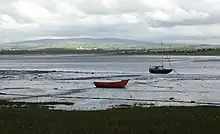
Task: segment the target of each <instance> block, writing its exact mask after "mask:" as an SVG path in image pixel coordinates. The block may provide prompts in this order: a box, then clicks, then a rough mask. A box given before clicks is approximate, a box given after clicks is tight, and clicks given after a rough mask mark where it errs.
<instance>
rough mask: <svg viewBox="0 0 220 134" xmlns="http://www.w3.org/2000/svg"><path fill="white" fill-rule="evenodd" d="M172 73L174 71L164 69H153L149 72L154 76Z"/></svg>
mask: <svg viewBox="0 0 220 134" xmlns="http://www.w3.org/2000/svg"><path fill="white" fill-rule="evenodd" d="M172 71H173V69H162V70H158V69H153V68H150V69H149V72H150V73H152V74H169V73H171V72H172Z"/></svg>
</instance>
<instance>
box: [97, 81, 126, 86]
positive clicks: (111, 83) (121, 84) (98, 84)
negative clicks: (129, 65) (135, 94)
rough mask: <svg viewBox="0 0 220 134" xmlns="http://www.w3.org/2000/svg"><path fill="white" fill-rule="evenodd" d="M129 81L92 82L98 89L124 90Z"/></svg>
mask: <svg viewBox="0 0 220 134" xmlns="http://www.w3.org/2000/svg"><path fill="white" fill-rule="evenodd" d="M128 81H129V80H121V81H117V82H94V85H95V86H96V87H98V88H124V87H125V86H126V85H127V83H128Z"/></svg>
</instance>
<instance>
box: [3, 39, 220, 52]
mask: <svg viewBox="0 0 220 134" xmlns="http://www.w3.org/2000/svg"><path fill="white" fill-rule="evenodd" d="M164 44H165V47H169V48H174V49H176V48H178V49H199V48H215V47H218V48H220V46H219V45H209V44H201V45H190V44H167V43H164ZM161 47H162V46H161V44H160V43H154V42H151V41H139V40H131V39H120V38H69V39H39V40H29V41H22V42H15V43H9V44H4V45H2V46H1V49H15V50H38V49H47V48H64V49H108V50H114V49H142V48H143V49H152V48H161Z"/></svg>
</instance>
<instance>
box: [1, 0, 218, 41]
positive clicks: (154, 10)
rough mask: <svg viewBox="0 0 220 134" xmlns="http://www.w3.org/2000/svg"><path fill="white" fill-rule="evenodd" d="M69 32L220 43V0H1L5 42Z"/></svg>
mask: <svg viewBox="0 0 220 134" xmlns="http://www.w3.org/2000/svg"><path fill="white" fill-rule="evenodd" d="M65 37H100V38H103V37H116V38H129V39H131V38H132V39H139V40H148V41H160V40H163V41H170V42H198V43H204V42H206V43H220V0H1V2H0V42H8V41H10V42H11V41H21V40H30V39H38V38H65Z"/></svg>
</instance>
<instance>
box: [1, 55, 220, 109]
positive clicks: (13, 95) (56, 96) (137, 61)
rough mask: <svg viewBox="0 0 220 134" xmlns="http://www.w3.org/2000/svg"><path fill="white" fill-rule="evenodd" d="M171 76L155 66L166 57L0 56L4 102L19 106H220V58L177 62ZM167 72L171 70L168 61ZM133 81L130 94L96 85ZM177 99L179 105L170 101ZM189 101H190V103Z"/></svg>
mask: <svg viewBox="0 0 220 134" xmlns="http://www.w3.org/2000/svg"><path fill="white" fill-rule="evenodd" d="M170 60H171V65H172V67H173V68H174V70H175V71H176V72H175V71H173V72H172V73H170V74H168V75H153V74H150V73H149V72H148V68H149V66H153V65H159V64H161V57H160V56H98V55H56V56H54V55H46V56H38V55H35V56H25V55H19V56H0V62H1V64H0V68H1V71H0V82H1V85H0V92H3V93H6V95H1V96H0V97H1V98H7V99H11V100H15V101H70V102H75V105H74V106H68V107H67V106H60V105H59V106H57V108H62V109H70V110H71V109H105V108H109V107H112V106H114V105H119V104H125V103H126V104H127V103H134V102H147V103H154V104H155V105H197V103H196V104H190V103H188V101H189V102H190V101H195V102H202V103H203V102H204V103H210V104H212V105H219V104H220V56H171V57H170ZM165 66H166V67H169V64H168V63H167V62H166V60H165ZM121 79H130V81H129V83H128V85H127V87H126V88H125V89H102V88H95V87H94V85H93V82H94V81H96V80H99V81H103V80H121ZM170 97H173V98H174V100H175V101H176V102H170V101H168V100H169V98H170ZM184 101H186V102H185V103H184Z"/></svg>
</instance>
